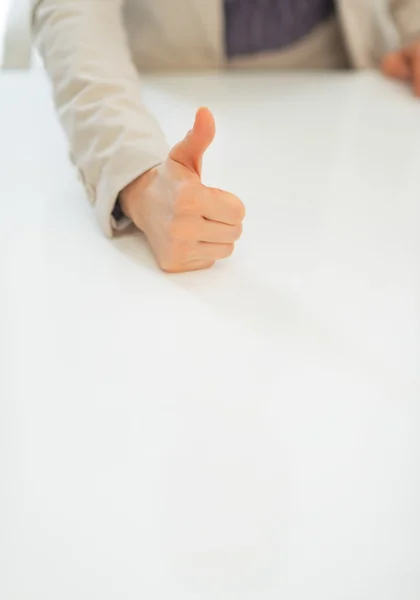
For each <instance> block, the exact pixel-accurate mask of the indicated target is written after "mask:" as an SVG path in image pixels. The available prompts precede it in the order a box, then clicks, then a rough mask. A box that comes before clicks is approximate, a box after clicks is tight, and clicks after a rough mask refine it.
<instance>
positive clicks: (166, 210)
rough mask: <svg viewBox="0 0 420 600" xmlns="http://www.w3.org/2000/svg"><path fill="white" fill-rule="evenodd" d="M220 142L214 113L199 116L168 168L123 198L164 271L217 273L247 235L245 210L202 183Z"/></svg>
mask: <svg viewBox="0 0 420 600" xmlns="http://www.w3.org/2000/svg"><path fill="white" fill-rule="evenodd" d="M214 136H215V123H214V118H213V115H212V114H211V112H210V111H209V110H207V109H205V108H201V109H199V110H198V112H197V114H196V118H195V122H194V127H193V129H192V130H191V131H189V132H188V134H187V135H186V137H185V138H184V139H183V140H182V141H181V142H179V143H178V144H176V146H174V147H173V148H172V150H171V151H170V153H169V156H168V158H167V159H166V161H165V162H164V163H162V164H161V165H159V166H158V167H155V168H154V169H151V170H150V171H148V172H147V173H145V174H144V175H142V176H141V177H139V178H138V179H136V180H135V181H134V182H133V183H131V184H130V185H129V186H127V187H126V188H125V189H124V190H123V191H122V192H121V206H122V209H123V211H124V213H125V214H126V215H127V216H128V217H130V218H131V219H132V221H133V222H134V223H135V224H136V225H137V227H138V228H139V229H140V230H141V231H143V232H144V234H145V235H146V237H147V239H148V241H149V243H150V246H151V248H152V250H153V253H154V255H155V257H156V259H157V262H158V264H159V266H160V268H161V269H163V270H164V271H168V272H171V273H179V272H183V271H193V270H197V269H206V268H208V267H211V266H212V265H213V264H214V263H215V261H217V260H220V259H223V258H227V257H228V256H230V255H231V254H232V252H233V249H234V243H235V242H236V241H237V240H238V239H239V237H240V236H241V233H242V221H243V219H244V216H245V208H244V205H243V204H242V202H241V201H240V200H239V198H237V197H236V196H234V195H233V194H230V193H228V192H224V191H222V190H219V189H216V188H210V187H207V186H205V185H203V184H202V183H201V165H202V159H203V155H204V153H205V151H206V150H207V148H208V147H209V146H210V144H211V143H212V141H213V139H214Z"/></svg>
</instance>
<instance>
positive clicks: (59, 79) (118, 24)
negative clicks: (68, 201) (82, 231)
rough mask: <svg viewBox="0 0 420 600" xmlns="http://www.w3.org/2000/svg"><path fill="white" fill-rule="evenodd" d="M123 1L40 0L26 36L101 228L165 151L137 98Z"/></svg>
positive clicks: (108, 229) (108, 226)
mask: <svg viewBox="0 0 420 600" xmlns="http://www.w3.org/2000/svg"><path fill="white" fill-rule="evenodd" d="M122 2H123V0H41V1H34V0H32V3H33V15H32V21H33V30H34V34H35V39H36V41H37V45H38V48H39V50H40V52H41V55H42V57H43V59H44V62H45V67H46V69H47V71H48V74H49V76H50V78H51V80H52V84H53V90H54V99H55V104H56V106H57V110H58V114H59V116H60V120H61V123H62V125H63V127H64V129H65V131H66V134H67V137H68V139H69V143H70V150H71V157H72V160H73V162H74V163H75V164H76V166H77V168H78V169H79V172H80V175H81V178H82V181H83V182H84V185H85V188H86V191H87V194H88V197H89V199H90V200H91V201H92V202H93V203H94V204H95V210H96V214H97V217H98V220H99V223H100V226H101V228H102V230H103V231H104V232H105V234H106V235H108V236H112V234H113V231H114V229H115V227H116V224H115V222H114V219H113V218H112V216H111V213H112V210H113V207H114V204H115V201H116V198H117V196H118V194H119V192H120V191H121V189H122V188H123V187H125V186H126V185H127V184H128V183H130V182H131V181H133V180H134V179H135V178H136V177H138V176H139V175H141V174H143V173H144V172H146V171H147V170H149V169H151V168H152V167H154V166H156V165H157V164H159V163H161V162H162V161H163V160H164V159H165V158H166V156H167V152H168V148H167V146H166V142H165V139H164V136H163V134H162V132H161V130H160V129H159V126H158V124H157V123H156V121H155V119H154V118H153V117H152V116H151V115H150V114H149V112H148V111H147V109H146V108H145V106H144V104H143V103H142V99H141V90H140V80H139V76H138V73H137V71H136V69H135V67H134V65H133V63H132V61H131V56H130V51H129V48H128V45H127V42H126V39H125V32H124V27H123V23H122Z"/></svg>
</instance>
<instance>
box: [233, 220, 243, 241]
mask: <svg viewBox="0 0 420 600" xmlns="http://www.w3.org/2000/svg"><path fill="white" fill-rule="evenodd" d="M242 231H243V227H242V223H239V225H234V233H233V239H234V240H235V241H237V240H239V238H240V237H241V235H242Z"/></svg>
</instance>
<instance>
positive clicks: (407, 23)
mask: <svg viewBox="0 0 420 600" xmlns="http://www.w3.org/2000/svg"><path fill="white" fill-rule="evenodd" d="M391 13H392V16H393V18H394V21H395V23H396V25H397V29H398V32H399V34H400V36H401V39H402V42H403V43H408V42H410V41H412V40H415V39H419V38H420V0H391Z"/></svg>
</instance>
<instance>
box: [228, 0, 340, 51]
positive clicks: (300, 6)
mask: <svg viewBox="0 0 420 600" xmlns="http://www.w3.org/2000/svg"><path fill="white" fill-rule="evenodd" d="M224 2H225V31H226V55H227V56H228V57H233V56H240V55H244V54H254V53H256V52H264V51H267V50H278V49H281V48H285V47H286V46H289V45H291V44H293V43H294V42H297V41H298V40H300V39H301V38H303V37H305V36H306V35H308V34H309V33H310V32H311V31H312V30H313V29H314V28H315V27H316V26H317V25H319V24H320V23H322V22H323V21H325V20H326V19H328V18H329V17H330V16H331V15H332V13H333V12H334V0H224Z"/></svg>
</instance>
